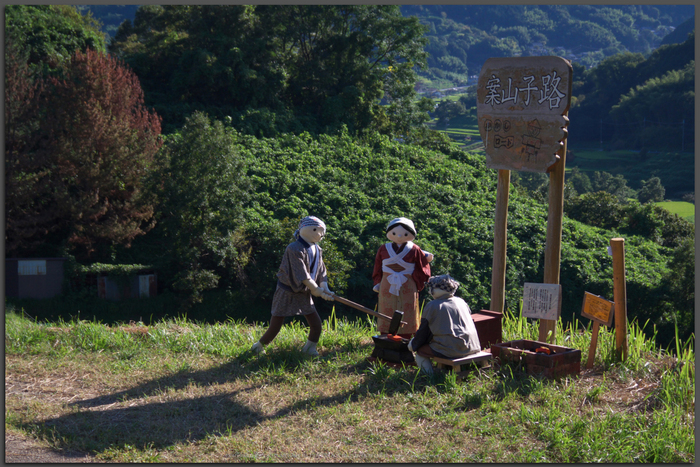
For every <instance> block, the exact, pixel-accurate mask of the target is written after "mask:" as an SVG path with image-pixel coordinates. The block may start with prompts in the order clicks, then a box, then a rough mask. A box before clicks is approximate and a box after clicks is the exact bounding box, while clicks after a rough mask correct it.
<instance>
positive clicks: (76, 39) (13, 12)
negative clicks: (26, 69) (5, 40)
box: [5, 5, 105, 70]
mask: <svg viewBox="0 0 700 467" xmlns="http://www.w3.org/2000/svg"><path fill="white" fill-rule="evenodd" d="M5 31H6V34H7V35H8V36H9V35H12V36H13V37H14V38H15V40H18V39H21V42H18V43H21V44H22V47H23V48H24V49H26V51H27V53H28V56H27V62H28V63H29V64H30V65H31V66H36V67H39V68H44V69H45V70H50V69H54V68H56V67H57V66H58V64H59V63H61V62H64V61H67V60H70V57H71V56H72V55H73V53H74V52H75V51H76V50H80V51H81V52H85V51H86V50H87V49H93V50H99V51H104V50H105V35H104V33H102V32H101V31H100V23H99V22H98V21H97V20H95V19H94V18H93V17H92V15H90V14H89V13H88V14H87V15H85V16H83V15H81V14H80V13H79V12H78V10H76V8H75V7H74V6H70V5H7V6H6V7H5Z"/></svg>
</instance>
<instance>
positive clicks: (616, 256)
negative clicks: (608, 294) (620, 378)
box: [610, 238, 627, 360]
mask: <svg viewBox="0 0 700 467" xmlns="http://www.w3.org/2000/svg"><path fill="white" fill-rule="evenodd" d="M610 248H611V250H612V255H613V294H614V299H615V354H616V356H617V358H618V359H622V360H625V359H626V358H627V282H626V280H625V239H624V238H613V239H611V240H610Z"/></svg>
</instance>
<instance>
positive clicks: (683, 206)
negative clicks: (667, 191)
mask: <svg viewBox="0 0 700 467" xmlns="http://www.w3.org/2000/svg"><path fill="white" fill-rule="evenodd" d="M656 205H657V206H660V207H662V208H664V209H666V210H667V211H669V212H670V213H672V214H678V215H679V216H680V217H682V218H684V219H687V220H688V221H690V222H695V205H694V204H693V203H688V202H686V201H662V202H659V203H656Z"/></svg>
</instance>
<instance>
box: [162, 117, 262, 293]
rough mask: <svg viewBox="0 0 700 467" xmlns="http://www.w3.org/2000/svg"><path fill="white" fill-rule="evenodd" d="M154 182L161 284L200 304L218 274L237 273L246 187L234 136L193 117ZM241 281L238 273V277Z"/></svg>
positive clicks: (167, 150)
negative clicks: (162, 280)
mask: <svg viewBox="0 0 700 467" xmlns="http://www.w3.org/2000/svg"><path fill="white" fill-rule="evenodd" d="M159 157H160V159H161V160H160V161H159V170H157V171H156V172H155V173H154V174H153V183H154V184H155V185H156V188H155V190H156V193H157V194H158V197H159V200H160V202H159V205H158V213H159V215H158V217H159V219H158V220H159V223H158V227H157V231H156V232H155V234H156V236H158V237H159V238H161V239H162V240H161V245H162V246H163V247H164V248H163V249H162V250H160V251H161V254H154V255H152V257H153V260H154V261H155V262H156V264H157V265H158V269H159V270H161V271H162V275H161V277H162V279H164V280H165V281H166V282H167V283H172V284H173V287H174V288H175V289H176V290H181V291H186V292H189V293H190V296H191V298H193V299H194V300H195V301H199V300H200V293H201V291H202V290H206V289H212V288H215V287H216V286H217V284H218V282H219V278H220V276H221V275H222V274H224V275H225V274H226V273H228V272H232V273H233V274H236V272H237V271H239V270H240V269H241V268H242V263H243V262H244V261H245V252H242V251H240V249H241V243H242V242H241V238H240V237H241V235H240V225H241V216H242V205H243V202H244V201H245V199H246V198H247V196H248V195H247V193H248V190H249V183H248V180H247V179H246V178H245V177H241V174H242V173H244V172H245V170H246V169H245V165H244V161H243V160H242V158H241V157H240V156H239V154H238V148H236V147H235V133H234V132H233V131H232V130H231V129H225V128H224V126H223V124H222V123H221V122H219V121H214V122H213V123H212V122H210V121H209V119H208V118H207V117H206V116H205V115H203V114H200V113H195V114H194V115H193V116H192V117H191V118H189V119H188V120H187V121H186V123H185V125H184V126H183V127H182V129H181V131H180V133H178V134H175V135H172V136H170V137H169V138H168V141H167V144H166V145H165V147H164V148H163V151H161V153H160V154H159ZM238 276H240V272H239V273H238Z"/></svg>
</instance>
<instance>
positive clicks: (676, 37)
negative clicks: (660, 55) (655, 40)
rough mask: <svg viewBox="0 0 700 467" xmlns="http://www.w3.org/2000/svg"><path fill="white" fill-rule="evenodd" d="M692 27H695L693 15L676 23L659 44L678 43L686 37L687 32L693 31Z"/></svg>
mask: <svg viewBox="0 0 700 467" xmlns="http://www.w3.org/2000/svg"><path fill="white" fill-rule="evenodd" d="M693 29H695V16H693V17H692V18H689V19H687V20H686V21H684V22H683V23H681V24H680V25H678V27H677V28H676V29H674V30H673V32H672V33H670V34H669V35H667V36H666V37H664V40H663V41H661V45H668V44H679V43H681V42H683V41H685V40H686V39H687V38H688V34H690V33H691V32H693Z"/></svg>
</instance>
